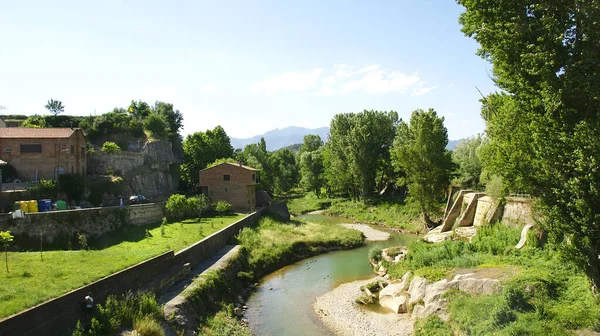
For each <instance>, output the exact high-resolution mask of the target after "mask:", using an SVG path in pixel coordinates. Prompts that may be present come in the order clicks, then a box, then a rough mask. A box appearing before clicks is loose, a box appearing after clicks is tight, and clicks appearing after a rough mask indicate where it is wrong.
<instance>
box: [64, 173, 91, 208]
mask: <svg viewBox="0 0 600 336" xmlns="http://www.w3.org/2000/svg"><path fill="white" fill-rule="evenodd" d="M58 186H59V190H60V191H62V192H64V193H65V194H66V195H67V198H68V199H69V201H71V200H74V201H75V202H77V204H79V202H80V201H81V199H82V198H83V193H84V191H85V185H84V182H83V175H81V174H63V175H60V176H59V177H58Z"/></svg>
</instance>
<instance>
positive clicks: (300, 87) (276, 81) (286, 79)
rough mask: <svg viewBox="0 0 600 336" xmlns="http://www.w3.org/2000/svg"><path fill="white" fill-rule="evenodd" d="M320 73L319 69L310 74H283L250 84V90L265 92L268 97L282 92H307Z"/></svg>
mask: <svg viewBox="0 0 600 336" xmlns="http://www.w3.org/2000/svg"><path fill="white" fill-rule="evenodd" d="M321 73H323V69H321V68H317V69H313V70H312V71H310V72H284V73H282V74H280V75H277V76H271V77H266V78H265V79H263V80H262V81H260V82H256V83H254V84H252V86H251V90H252V91H253V92H265V93H266V94H268V95H271V94H275V93H278V92H284V91H307V90H310V89H311V88H312V87H313V86H314V85H315V83H316V82H317V80H318V79H319V77H320V76H321Z"/></svg>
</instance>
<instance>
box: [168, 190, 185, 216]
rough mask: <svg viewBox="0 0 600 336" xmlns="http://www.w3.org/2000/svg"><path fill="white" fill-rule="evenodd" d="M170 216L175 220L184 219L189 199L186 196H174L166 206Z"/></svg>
mask: <svg viewBox="0 0 600 336" xmlns="http://www.w3.org/2000/svg"><path fill="white" fill-rule="evenodd" d="M165 207H166V209H167V212H168V213H169V215H170V216H171V217H172V218H174V219H183V218H184V217H185V214H186V209H187V199H186V198H185V196H184V195H180V194H173V195H171V196H170V197H169V199H168V200H167V205H166V206H165Z"/></svg>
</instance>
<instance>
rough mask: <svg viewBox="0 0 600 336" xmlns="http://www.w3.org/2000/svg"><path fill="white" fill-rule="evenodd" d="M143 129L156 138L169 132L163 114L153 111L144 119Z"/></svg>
mask: <svg viewBox="0 0 600 336" xmlns="http://www.w3.org/2000/svg"><path fill="white" fill-rule="evenodd" d="M144 129H145V130H146V131H148V132H150V134H152V136H153V137H154V138H158V139H162V138H165V137H167V136H168V135H169V133H170V128H169V124H168V123H167V121H166V120H165V118H164V116H162V115H160V114H158V113H154V112H153V113H150V115H149V116H148V117H146V119H144Z"/></svg>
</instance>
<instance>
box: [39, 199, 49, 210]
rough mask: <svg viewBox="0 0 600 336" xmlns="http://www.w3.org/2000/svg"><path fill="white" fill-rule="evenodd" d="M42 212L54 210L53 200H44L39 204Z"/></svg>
mask: <svg viewBox="0 0 600 336" xmlns="http://www.w3.org/2000/svg"><path fill="white" fill-rule="evenodd" d="M38 208H39V211H40V212H48V211H50V210H51V209H52V200H49V199H43V200H40V201H39V202H38Z"/></svg>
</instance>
